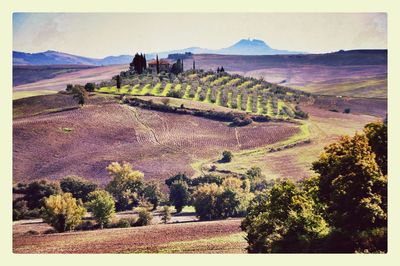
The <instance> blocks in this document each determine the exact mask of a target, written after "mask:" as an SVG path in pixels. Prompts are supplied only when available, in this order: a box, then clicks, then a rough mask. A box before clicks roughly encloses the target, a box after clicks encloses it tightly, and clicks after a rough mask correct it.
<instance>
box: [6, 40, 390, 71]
mask: <svg viewBox="0 0 400 266" xmlns="http://www.w3.org/2000/svg"><path fill="white" fill-rule="evenodd" d="M186 52H190V53H192V54H212V55H240V56H255V55H260V56H275V55H282V56H290V58H288V59H290V60H289V61H293V59H294V58H296V59H295V60H296V61H299V62H300V61H304V62H306V63H307V62H308V63H310V62H312V61H315V60H317V61H321V60H322V61H323V60H327V61H328V63H329V62H331V60H333V59H334V60H337V58H346V60H347V61H349V60H354V61H355V63H356V64H357V62H358V61H360V60H361V59H360V58H359V57H360V56H361V57H362V56H363V55H365V54H366V53H369V54H368V58H366V61H368V60H371V58H372V57H371V56H377V57H378V58H379V59H382V53H387V50H381V51H379V50H353V51H339V52H337V53H339V55H342V56H339V57H338V56H337V54H336V53H327V54H316V55H312V54H305V53H303V52H295V51H287V50H277V49H273V48H271V47H270V46H268V45H267V44H266V43H265V42H264V41H262V40H257V39H242V40H240V41H239V42H237V43H235V44H234V45H232V46H229V47H226V48H222V49H215V50H212V49H205V48H200V47H189V48H185V49H179V50H172V51H164V52H157V53H155V52H154V53H146V58H147V59H154V58H155V57H156V54H158V56H159V58H166V57H168V55H169V54H179V53H186ZM340 53H344V54H340ZM307 55H309V56H307ZM319 55H326V56H323V57H320V56H319ZM350 55H351V56H350ZM354 55H357V56H356V57H354V58H353V56H354ZM132 58H133V56H132V55H119V56H107V57H105V58H100V59H98V58H89V57H83V56H77V55H72V54H67V53H62V52H57V51H51V50H49V51H46V52H41V53H24V52H16V51H14V52H13V64H14V65H92V66H101V65H104V66H106V65H119V64H128V63H130V62H131V61H132ZM262 58H263V57H260V58H259V59H262ZM264 59H267V58H264ZM264 59H263V60H264ZM271 60H272V61H275V60H283V61H285V60H286V59H285V57H269V58H268V61H270V62H271ZM347 61H346V62H347ZM361 61H362V60H361Z"/></svg>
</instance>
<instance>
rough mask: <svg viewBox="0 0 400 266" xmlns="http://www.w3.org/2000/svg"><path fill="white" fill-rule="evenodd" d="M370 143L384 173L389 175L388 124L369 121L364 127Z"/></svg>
mask: <svg viewBox="0 0 400 266" xmlns="http://www.w3.org/2000/svg"><path fill="white" fill-rule="evenodd" d="M364 132H365V135H366V136H367V138H368V144H369V146H370V147H371V149H372V151H373V152H374V153H375V160H376V162H377V164H378V165H379V168H380V169H381V171H382V173H383V174H384V175H387V125H386V124H385V123H383V122H377V123H369V124H367V125H366V126H365V128H364Z"/></svg>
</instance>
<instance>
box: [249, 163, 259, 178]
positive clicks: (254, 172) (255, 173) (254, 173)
mask: <svg viewBox="0 0 400 266" xmlns="http://www.w3.org/2000/svg"><path fill="white" fill-rule="evenodd" d="M246 176H247V178H249V179H255V178H261V177H262V172H261V168H260V167H255V166H253V167H251V168H250V169H249V170H247V171H246Z"/></svg>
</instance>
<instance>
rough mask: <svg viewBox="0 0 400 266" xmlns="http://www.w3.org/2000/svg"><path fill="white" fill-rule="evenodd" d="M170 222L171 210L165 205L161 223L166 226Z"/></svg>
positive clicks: (162, 210)
mask: <svg viewBox="0 0 400 266" xmlns="http://www.w3.org/2000/svg"><path fill="white" fill-rule="evenodd" d="M169 220H171V208H170V207H169V206H167V205H165V206H164V207H163V208H162V209H161V221H162V222H163V223H165V224H166V223H168V221H169Z"/></svg>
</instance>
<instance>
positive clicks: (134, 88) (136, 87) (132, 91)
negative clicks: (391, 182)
mask: <svg viewBox="0 0 400 266" xmlns="http://www.w3.org/2000/svg"><path fill="white" fill-rule="evenodd" d="M139 91H140V85H139V84H136V85H135V86H133V87H132V90H131V94H132V95H137V94H139Z"/></svg>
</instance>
